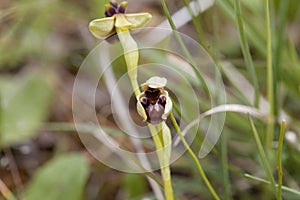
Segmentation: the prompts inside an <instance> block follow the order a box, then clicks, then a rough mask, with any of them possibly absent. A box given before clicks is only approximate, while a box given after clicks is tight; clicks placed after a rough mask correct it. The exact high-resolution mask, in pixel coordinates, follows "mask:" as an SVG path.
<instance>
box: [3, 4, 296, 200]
mask: <svg viewBox="0 0 300 200" xmlns="http://www.w3.org/2000/svg"><path fill="white" fill-rule="evenodd" d="M192 2H193V1H188V0H176V3H174V1H171V0H166V1H161V2H160V1H143V3H141V1H137V0H135V1H134V0H132V1H129V4H128V10H127V11H128V13H138V12H147V13H150V14H151V15H152V16H153V18H152V21H151V22H150V25H149V26H153V27H156V26H158V25H159V24H160V23H161V22H162V19H163V20H165V21H166V22H167V23H169V25H170V27H171V28H172V29H173V31H174V32H172V31H170V33H169V34H171V35H172V34H173V36H172V37H169V38H167V39H165V40H162V41H160V43H159V45H158V46H159V47H161V48H162V49H163V48H164V47H166V46H168V47H169V46H172V45H173V46H172V47H173V48H174V49H176V52H181V53H182V55H183V57H182V58H178V57H179V56H175V55H174V54H172V53H170V52H164V51H153V50H151V49H150V50H149V49H139V50H140V52H139V53H140V58H139V64H141V66H139V67H138V77H137V80H135V81H138V84H141V83H144V82H145V81H146V80H147V79H148V78H149V77H150V76H155V75H157V76H160V75H161V74H163V75H161V76H166V78H167V79H168V84H167V86H166V89H167V90H168V91H169V94H170V97H171V98H172V99H173V112H172V113H171V115H170V117H171V119H168V120H167V121H166V124H167V126H168V127H169V128H170V131H171V135H172V139H173V142H174V140H176V138H177V137H178V134H179V137H180V138H182V139H183V136H184V137H185V139H186V140H180V142H179V146H180V145H182V148H185V147H184V146H186V145H190V148H187V152H186V153H184V154H182V155H181V156H180V157H179V158H178V159H177V160H176V161H174V160H172V156H173V155H172V156H171V161H172V162H171V164H170V171H171V181H172V188H173V193H174V197H175V199H212V198H213V197H214V198H218V196H219V197H220V198H221V199H226V200H229V199H299V198H300V181H299V180H300V172H299V167H300V160H299V154H300V152H299V151H300V150H299V149H300V148H299V146H300V139H299V138H300V125H299V124H300V118H299V116H300V103H299V102H300V79H299V77H300V53H299V52H300V38H299V32H300V25H299V24H300V1H299V0H265V1H261V0H252V1H247V0H216V1H215V3H214V4H213V5H212V6H211V7H208V8H204V7H201V6H204V4H205V3H208V2H211V1H209V0H206V1H205V0H203V1H201V2H202V4H201V5H198V4H192V5H191V3H192ZM106 3H108V0H91V1H84V2H82V1H56V0H54V1H46V0H36V1H34V2H33V1H29V0H22V1H17V2H14V1H11V0H5V1H3V3H2V2H1V4H0V151H1V153H0V199H5V200H15V199H25V200H40V199H49V200H52V199H53V200H68V199H70V200H71V199H72V200H75V199H78V200H79V199H88V200H89V199H108V200H109V199H131V200H135V199H142V198H145V197H148V198H149V199H160V198H161V197H162V196H163V195H162V194H163V192H162V189H163V181H162V178H161V175H160V173H159V170H158V169H157V168H155V167H154V166H151V167H154V168H155V169H156V171H153V172H147V173H136V174H134V173H127V172H120V171H118V170H115V169H113V167H112V168H111V167H110V166H106V165H105V163H103V162H100V161H99V159H100V160H101V158H104V157H105V158H106V159H109V158H111V160H110V161H112V162H113V161H116V163H118V162H120V163H122V162H123V163H130V162H131V163H133V164H132V165H130V166H133V167H136V169H143V170H144V169H145V168H148V166H147V164H146V161H145V160H143V159H144V158H142V156H141V157H134V156H132V155H130V154H126V153H123V154H122V156H123V157H122V159H120V157H117V156H120V155H117V156H115V154H116V152H114V151H107V150H105V149H104V146H105V145H103V146H101V145H102V144H103V143H104V142H105V140H103V141H102V142H99V140H101V138H100V139H99V136H98V135H97V133H98V132H101V131H103V132H105V134H107V136H109V137H110V138H111V142H112V143H114V144H117V145H118V148H120V149H122V150H127V151H131V152H141V151H144V152H151V151H154V150H155V144H154V142H153V140H152V139H151V138H148V139H141V140H137V139H136V137H135V136H136V135H134V133H132V134H125V133H124V132H126V131H125V130H131V128H132V127H131V126H126V128H124V129H121V128H120V127H119V125H120V124H122V122H123V121H124V120H123V121H122V120H121V119H123V118H121V119H117V118H115V116H114V114H115V113H116V112H117V111H118V112H123V111H124V110H125V111H127V110H128V109H129V113H130V116H131V118H132V120H133V121H134V122H135V123H136V124H138V125H140V126H146V123H143V122H142V119H141V117H140V116H139V115H138V113H137V111H136V104H135V98H134V97H133V96H132V97H130V94H132V93H133V91H132V88H131V85H130V80H129V79H128V74H126V71H127V69H126V61H125V58H124V57H123V56H121V57H118V58H116V59H115V60H112V61H111V62H112V63H111V65H112V67H111V68H109V69H111V72H112V75H111V74H110V77H101V78H100V77H96V78H95V77H94V75H96V74H98V72H97V70H99V69H100V64H98V63H97V64H96V65H95V64H94V63H96V62H97V61H98V60H96V61H95V60H93V61H88V62H87V65H88V66H91V67H90V68H89V69H88V70H87V72H88V73H87V74H86V77H85V78H84V79H83V80H80V81H82V83H83V84H82V88H80V91H81V92H82V96H81V97H80V98H81V101H80V102H74V99H72V91H73V83H74V81H75V79H76V75H77V74H78V73H79V71H80V66H81V64H82V63H83V62H84V59H85V58H86V57H87V56H88V54H89V53H90V52H91V51H92V49H94V48H95V47H96V46H97V44H99V43H101V42H102V40H99V39H96V38H94V37H93V36H92V35H91V33H90V32H89V30H88V24H89V22H90V21H91V20H94V19H97V18H101V17H104V4H106ZM181 8H186V11H187V12H185V13H188V15H186V16H181V17H179V18H173V20H172V19H171V15H173V14H177V12H178V11H179V10H180V9H181ZM198 9H200V10H201V9H205V10H204V11H203V12H197V10H198ZM182 19H188V20H186V21H187V23H185V24H184V25H182V26H181V27H176V24H177V23H178V22H179V21H180V20H182ZM176 30H177V31H178V32H179V33H183V34H185V35H187V36H189V37H191V38H193V39H194V40H195V41H197V42H198V43H199V44H201V45H202V46H203V49H205V50H206V52H207V54H206V55H202V54H203V53H201V52H198V51H197V50H195V49H194V48H193V47H194V46H193V44H189V43H187V42H186V41H187V38H186V37H183V35H182V34H179V33H178V32H176ZM142 31H143V30H141V32H142ZM146 32H147V33H148V32H151V30H149V31H148V30H146ZM158 32H159V31H158ZM139 33H140V32H135V31H133V32H132V38H133V39H135V40H136V41H137V44H138V46H139V48H140V46H141V45H142V44H143V43H142V42H141V41H140V40H139V39H140V38H141V35H143V33H144V32H142V34H139ZM155 37H158V35H155V36H154V39H155ZM124 38H125V37H124ZM124 38H123V39H124ZM110 39H111V40H113V38H110ZM110 39H109V40H110ZM110 42H111V43H110V44H107V45H110V46H112V49H114V48H115V49H114V50H115V52H114V53H117V52H122V47H121V45H120V44H118V41H115V42H113V41H110ZM122 42H123V43H124V44H125V43H126V38H125V39H124V41H122ZM153 45H155V44H153ZM155 47H157V46H155ZM107 52H109V50H107ZM107 52H106V51H103V52H102V53H101V56H104V57H105V53H107ZM207 55H209V59H204V58H208V57H207ZM154 61H155V62H156V63H161V64H162V65H168V66H170V67H171V68H172V72H170V73H169V74H168V73H167V71H166V70H161V71H160V70H156V69H154V68H153V69H152V68H151V67H150V66H146V64H147V63H148V62H154ZM212 61H213V63H214V65H215V66H216V67H215V69H214V66H212V67H211V70H209V71H205V70H206V68H205V66H206V65H210V64H211V63H212ZM143 65H145V66H143ZM209 69H210V68H209ZM214 70H215V71H214ZM217 70H218V71H220V75H221V77H222V81H223V82H224V86H225V92H226V103H227V104H228V105H227V107H222V106H220V104H222V102H221V100H220V99H221V97H219V96H218V95H219V94H221V92H220V91H219V90H221V88H214V86H215V85H214V84H216V85H217V82H218V81H220V80H219V79H218V75H216V73H215V72H216V71H217ZM107 71H109V70H107ZM158 72H159V73H161V74H157V73H158ZM176 73H177V74H180V75H181V76H180V77H182V78H181V79H179V78H178V76H176ZM124 75H125V76H124ZM112 77H113V78H115V79H112ZM124 77H125V78H124ZM91 79H96V80H97V81H98V86H97V90H96V95H95V97H93V96H90V94H89V93H88V92H87V91H88V90H89V89H90V85H89V83H90V82H89V81H90V80H91ZM116 80H118V81H120V82H121V83H120V84H119V85H118V87H119V88H118V89H119V90H120V91H121V92H120V93H121V94H122V95H121V96H123V97H124V102H125V103H124V102H123V99H122V97H121V96H118V98H116V99H113V98H111V97H110V94H116V93H117V92H116V91H115V86H114V85H109V84H110V83H113V82H114V81H116ZM207 80H209V81H207ZM118 81H117V82H118ZM122 81H125V82H126V83H128V85H126V84H123V83H124V82H122ZM185 81H188V83H189V84H190V86H191V88H193V92H194V94H192V93H190V91H189V89H188V85H187V84H185V83H186V82H185ZM135 86H136V84H135ZM110 88H112V89H113V90H110ZM135 88H136V87H135ZM209 92H210V93H209ZM176 95H177V96H176ZM127 96H128V102H127V99H126V98H125V97H127ZM195 97H196V98H195ZM91 98H94V99H95V107H91V106H90V105H89V104H88V103H86V102H89V100H90V99H91ZM211 98H213V99H214V100H216V102H217V103H216V104H214V105H212V102H211ZM72 100H73V102H72ZM113 100H114V102H113V104H112V101H113ZM120 102H121V103H120ZM219 102H221V103H220V104H218V103H219ZM72 103H73V105H76V106H77V109H76V110H77V111H80V120H81V121H80V124H75V123H74V116H73V114H74V115H76V114H77V115H78V113H73V110H72ZM111 105H115V106H116V109H115V110H112V106H111ZM122 105H123V107H122V108H120V106H122ZM218 105H219V106H218ZM122 109H123V110H122ZM195 110H197V111H198V110H199V114H197V113H196V114H195ZM94 112H96V115H95V116H96V117H97V121H92V120H91V117H92V115H93V114H95V113H94ZM224 112H226V119H225V124H224V127H223V129H222V135H221V137H220V138H219V140H218V142H217V143H216V145H215V146H214V148H213V150H212V151H211V152H210V153H209V154H208V155H206V156H205V157H204V158H198V157H197V153H198V152H199V150H200V149H201V147H202V146H205V145H208V141H207V140H206V139H205V135H204V134H205V133H206V129H207V127H208V124H209V123H208V122H209V119H208V118H209V117H211V118H210V119H212V118H213V116H215V115H216V116H218V114H220V113H224ZM123 113H124V112H123ZM200 114H201V115H200ZM118 120H119V121H118ZM120 121H121V123H120ZM96 123H99V124H100V125H101V129H100V128H99V126H97V124H96ZM119 123H120V124H119ZM177 123H178V124H179V125H182V126H180V127H179V126H178V124H177ZM192 123H195V124H197V125H199V127H198V129H197V127H195V126H192V125H191V124H192ZM125 125H126V124H125ZM188 125H191V127H188ZM211 126H214V124H212V125H211ZM186 127H188V128H187V129H185V128H186ZM147 130H148V129H147ZM77 131H79V132H80V134H78V133H77ZM162 132H163V131H162ZM101 133H102V132H101ZM149 135H150V133H149ZM131 136H132V137H131ZM142 136H144V135H142ZM157 136H158V137H162V136H161V135H157ZM106 142H107V141H106ZM87 144H90V145H91V146H88V147H87V148H86V146H87ZM183 144H184V145H183ZM208 146H209V145H208ZM92 148H95V149H97V150H99V152H98V154H99V155H100V156H99V157H97V155H96V153H95V152H96V150H91V149H92ZM98 148H99V149H98ZM176 149H177V146H176V145H174V146H172V151H173V150H174V151H175V150H176ZM100 150H101V151H100ZM95 155H96V156H95ZM191 155H192V157H191ZM199 155H200V154H199ZM161 156H163V155H161ZM153 158H154V157H153ZM118 159H119V160H118ZM154 160H155V159H153V160H151V159H150V161H149V163H148V164H149V165H151V164H152V165H153V163H158V161H157V162H154ZM173 161H174V162H173ZM144 162H145V163H144ZM200 163H201V165H200ZM120 167H123V166H122V165H120ZM124 167H125V164H124ZM156 167H157V166H156ZM143 170H142V171H143ZM199 171H200V175H199ZM170 184H171V183H170Z"/></svg>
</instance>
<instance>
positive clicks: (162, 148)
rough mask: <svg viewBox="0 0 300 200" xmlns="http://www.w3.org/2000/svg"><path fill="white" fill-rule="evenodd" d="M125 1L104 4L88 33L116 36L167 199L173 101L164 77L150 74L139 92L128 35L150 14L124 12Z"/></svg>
mask: <svg viewBox="0 0 300 200" xmlns="http://www.w3.org/2000/svg"><path fill="white" fill-rule="evenodd" d="M127 4H128V3H127V2H126V1H123V2H121V3H120V4H117V3H116V2H114V1H111V2H110V4H107V5H105V15H106V18H102V19H95V20H93V21H91V22H90V24H89V29H90V31H91V33H92V34H93V35H94V36H95V37H97V38H100V39H105V38H107V37H109V36H112V35H114V34H117V35H118V38H119V40H120V43H121V46H122V48H123V51H124V57H125V62H126V65H127V72H128V76H129V79H130V81H131V85H132V89H133V91H134V94H135V96H136V99H137V110H138V112H139V114H140V115H141V116H142V117H143V119H144V121H147V123H148V127H149V130H150V132H151V135H152V138H153V141H154V144H155V148H156V151H157V156H158V160H159V164H160V167H161V175H162V180H163V185H164V193H165V198H166V200H173V199H174V197H173V189H172V182H171V172H170V157H171V142H172V138H171V132H170V129H169V127H168V126H167V125H166V123H165V120H166V118H167V116H168V114H169V113H170V112H171V110H172V101H171V100H170V98H169V95H168V92H167V91H165V90H164V86H165V85H166V83H167V80H166V79H165V78H160V77H152V78H150V79H149V80H148V81H147V82H146V83H144V84H143V85H142V89H143V92H142V93H141V92H140V89H139V84H138V81H137V67H138V59H139V50H138V45H137V43H136V42H135V40H134V39H133V38H132V37H131V34H130V29H132V28H139V27H142V26H144V25H145V24H146V23H148V22H149V21H150V19H151V18H152V16H151V15H150V14H149V13H136V14H125V10H126V6H127Z"/></svg>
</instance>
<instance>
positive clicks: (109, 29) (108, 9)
mask: <svg viewBox="0 0 300 200" xmlns="http://www.w3.org/2000/svg"><path fill="white" fill-rule="evenodd" d="M127 4H128V3H127V2H126V1H123V2H121V3H120V4H117V3H116V2H114V1H111V2H110V3H109V4H106V5H105V15H106V17H105V18H102V19H95V20H93V21H91V22H90V24H89V29H90V31H91V33H92V34H93V35H94V36H95V37H96V38H99V39H105V38H107V37H109V36H112V35H114V34H116V33H117V34H118V37H119V39H120V43H121V45H122V47H123V50H124V57H125V61H126V65H127V72H128V75H129V78H130V81H131V85H132V88H133V91H134V93H135V96H137V95H139V94H140V90H139V86H138V82H137V66H138V59H139V52H138V46H137V44H136V42H135V41H134V39H133V38H132V37H131V35H130V31H129V30H130V29H132V28H140V27H143V26H144V25H145V24H147V23H148V22H149V21H150V20H151V18H152V16H151V14H149V13H134V14H125V11H126V7H127Z"/></svg>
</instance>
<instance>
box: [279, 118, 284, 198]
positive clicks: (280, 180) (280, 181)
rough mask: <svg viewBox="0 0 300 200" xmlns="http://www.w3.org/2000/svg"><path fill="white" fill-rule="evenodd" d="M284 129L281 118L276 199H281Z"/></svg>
mask: <svg viewBox="0 0 300 200" xmlns="http://www.w3.org/2000/svg"><path fill="white" fill-rule="evenodd" d="M284 131H285V121H284V120H282V122H281V129H280V135H279V141H278V157H277V163H278V164H277V168H278V189H277V200H280V199H281V190H282V176H283V172H282V161H281V160H282V159H281V154H282V145H283V139H284Z"/></svg>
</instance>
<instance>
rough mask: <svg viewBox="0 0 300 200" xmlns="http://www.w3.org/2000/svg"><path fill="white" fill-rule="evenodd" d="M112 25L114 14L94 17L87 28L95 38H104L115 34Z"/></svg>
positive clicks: (113, 23) (113, 24)
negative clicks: (98, 17) (99, 17)
mask: <svg viewBox="0 0 300 200" xmlns="http://www.w3.org/2000/svg"><path fill="white" fill-rule="evenodd" d="M114 26H115V16H113V17H105V18H101V19H95V20H93V21H91V22H90V24H89V29H90V31H91V33H92V34H93V35H94V36H95V37H96V38H99V39H105V38H107V37H109V36H111V35H113V34H115V30H114Z"/></svg>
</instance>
